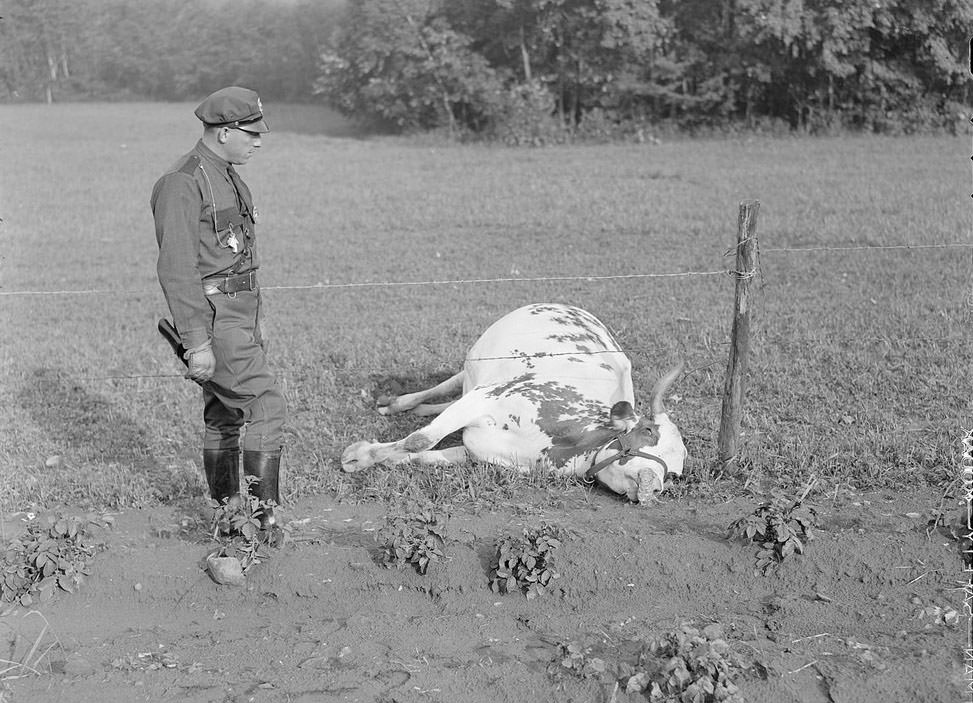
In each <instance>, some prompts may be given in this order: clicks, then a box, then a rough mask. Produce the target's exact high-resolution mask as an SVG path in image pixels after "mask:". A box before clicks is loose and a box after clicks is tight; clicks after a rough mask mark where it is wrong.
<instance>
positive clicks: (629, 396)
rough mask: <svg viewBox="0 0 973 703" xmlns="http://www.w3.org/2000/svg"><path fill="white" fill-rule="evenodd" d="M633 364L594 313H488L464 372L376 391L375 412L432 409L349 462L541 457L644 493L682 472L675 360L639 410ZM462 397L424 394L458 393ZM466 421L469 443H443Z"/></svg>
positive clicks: (357, 451) (360, 448)
mask: <svg viewBox="0 0 973 703" xmlns="http://www.w3.org/2000/svg"><path fill="white" fill-rule="evenodd" d="M631 369H632V366H631V362H630V361H629V359H628V357H627V356H625V354H624V352H622V350H621V349H620V348H619V346H618V343H617V342H616V341H615V339H614V337H612V334H611V333H610V332H609V331H608V328H606V327H605V325H603V324H602V323H601V322H600V321H599V320H598V319H597V318H595V317H594V315H592V314H591V313H589V312H585V311H584V310H581V309H579V308H576V307H571V306H568V305H557V304H533V305H527V306H525V307H522V308H520V309H518V310H514V311H513V312H511V313H509V314H507V315H506V316H504V317H503V318H501V319H500V320H498V321H497V322H495V323H493V324H492V325H491V326H490V327H489V328H487V330H486V332H484V333H483V335H482V336H481V337H480V338H479V339H478V340H477V341H476V343H475V344H474V345H473V346H472V348H470V350H469V353H468V354H467V355H466V362H465V363H464V365H463V370H462V371H460V372H459V373H458V374H456V375H455V376H453V377H452V378H450V379H449V380H447V381H444V382H443V383H441V384H439V385H438V386H436V387H435V388H430V389H428V390H425V391H420V392H418V393H411V394H408V395H402V396H398V397H396V398H380V399H379V412H381V413H384V414H391V413H399V412H406V411H411V412H413V413H416V414H418V415H437V417H436V418H435V419H434V420H433V421H432V422H430V423H429V424H428V425H426V426H425V427H423V428H422V429H419V430H416V431H415V432H413V433H411V434H410V435H408V436H407V437H405V438H404V439H401V440H399V441H398V442H388V443H378V442H356V443H355V444H352V445H351V446H349V447H348V448H347V449H345V451H344V453H343V454H342V457H341V465H342V468H343V469H344V470H345V471H349V472H352V471H361V470H362V469H366V468H368V467H370V466H373V465H374V464H379V463H381V464H397V463H401V462H407V461H408V462H419V463H428V464H432V463H447V464H458V463H462V462H464V461H467V460H468V459H469V458H471V457H472V458H474V459H477V460H479V461H485V462H491V463H496V464H500V465H503V466H508V467H515V468H517V469H520V470H525V471H526V470H529V469H531V468H533V467H536V466H540V467H543V468H546V469H549V470H551V471H555V472H557V473H561V474H572V475H576V476H579V477H585V478H588V479H592V478H594V479H597V480H598V481H599V482H601V483H602V484H604V485H605V486H607V487H608V488H610V489H611V490H613V491H615V492H616V493H621V494H624V495H626V496H628V497H629V499H631V500H633V501H640V502H646V501H648V500H649V499H651V498H652V497H653V496H654V495H655V494H656V493H658V492H659V491H661V490H662V487H663V486H664V485H665V478H666V474H667V473H674V474H681V473H682V469H683V462H684V460H685V458H686V448H685V446H684V445H683V441H682V436H681V435H680V433H679V429H678V428H677V427H676V426H675V424H673V422H672V421H671V420H670V419H669V415H668V414H667V413H666V411H665V408H664V406H663V402H662V397H663V395H664V394H665V392H666V390H667V388H668V387H669V385H670V384H671V383H672V382H673V381H674V380H675V378H676V377H677V376H678V375H679V372H680V370H681V367H680V368H676V369H674V370H672V371H670V372H669V373H668V374H666V375H665V376H663V377H662V378H661V379H659V381H658V382H657V383H656V386H655V389H654V390H653V395H652V402H651V408H652V415H651V417H649V416H645V417H640V416H639V415H637V414H636V412H635V409H634V405H635V397H634V392H633V388H632V373H631ZM460 390H462V395H461V396H460V397H459V399H458V400H455V401H452V402H442V403H439V404H434V403H429V402H428V401H430V400H433V399H436V398H445V397H449V396H450V395H454V394H456V393H459V392H460ZM460 429H462V430H463V446H461V447H451V448H447V449H440V450H436V449H434V447H435V446H436V445H437V444H438V443H439V441H440V440H442V438H443V437H445V436H446V435H448V434H450V433H452V432H455V431H456V430H460Z"/></svg>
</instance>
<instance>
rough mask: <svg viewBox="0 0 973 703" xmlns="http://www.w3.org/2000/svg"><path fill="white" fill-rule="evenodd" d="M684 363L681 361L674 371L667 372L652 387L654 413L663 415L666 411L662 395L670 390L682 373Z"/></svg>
mask: <svg viewBox="0 0 973 703" xmlns="http://www.w3.org/2000/svg"><path fill="white" fill-rule="evenodd" d="M682 368H683V363H682V362H681V361H680V362H679V363H678V364H677V365H676V367H675V368H674V369H672V371H670V372H669V373H667V374H666V375H665V376H663V377H662V378H660V379H659V380H658V381H656V382H655V387H654V388H653V389H652V414H653V415H661V414H662V413H664V412H665V411H666V406H665V404H664V403H663V402H662V397H663V396H664V395H665V394H666V391H667V390H669V386H671V385H672V382H673V381H675V380H676V378H678V376H679V374H681V373H682Z"/></svg>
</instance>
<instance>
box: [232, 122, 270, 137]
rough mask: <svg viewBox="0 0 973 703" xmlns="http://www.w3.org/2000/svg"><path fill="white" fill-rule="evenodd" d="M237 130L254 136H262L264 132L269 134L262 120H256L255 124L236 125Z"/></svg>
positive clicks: (268, 128) (268, 129)
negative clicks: (251, 133)
mask: <svg viewBox="0 0 973 703" xmlns="http://www.w3.org/2000/svg"><path fill="white" fill-rule="evenodd" d="M236 128H237V129H242V130H243V131H244V132H253V133H254V134H263V133H264V132H269V131H270V127H268V126H267V123H266V122H264V121H263V120H256V121H255V122H247V123H246V124H238V125H237V126H236Z"/></svg>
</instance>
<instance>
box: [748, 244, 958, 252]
mask: <svg viewBox="0 0 973 703" xmlns="http://www.w3.org/2000/svg"><path fill="white" fill-rule="evenodd" d="M971 247H973V242H966V243H960V242H946V243H943V244H858V245H848V246H836V247H825V246H821V247H763V246H762V247H760V251H762V252H768V251H773V252H798V253H801V252H807V251H861V250H866V249H873V250H884V249H969V248H971ZM731 251H732V249H731Z"/></svg>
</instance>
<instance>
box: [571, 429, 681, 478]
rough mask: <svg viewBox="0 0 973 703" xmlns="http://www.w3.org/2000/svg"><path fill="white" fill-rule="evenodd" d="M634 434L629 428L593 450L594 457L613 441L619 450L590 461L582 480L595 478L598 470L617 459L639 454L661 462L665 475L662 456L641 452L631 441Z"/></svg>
mask: <svg viewBox="0 0 973 703" xmlns="http://www.w3.org/2000/svg"><path fill="white" fill-rule="evenodd" d="M634 434H637V433H636V431H635V430H631V431H629V432H625V433H623V434H620V435H618V436H617V437H612V438H611V439H610V440H608V441H607V442H605V444H604V445H603V446H602V448H601V449H599V450H598V451H597V452H595V456H596V457H597V456H598V454H600V453H601V452H603V451H604V450H605V449H607V448H608V447H609V445H611V444H612V443H613V442H618V445H619V450H618V451H617V452H615V453H614V454H612V455H611V456H609V457H607V458H605V459H602V460H601V461H598V462H592V464H591V466H590V467H589V468H588V470H587V471H585V474H584V480H585V481H588V482H589V483H590V482H592V481H594V480H595V477H596V475H597V474H598V472H599V471H601V470H602V469H604V468H605V467H606V466H608V465H609V464H612V463H614V462H616V461H618V460H619V459H627V458H629V457H633V456H640V457H642V458H643V459H650V460H651V461H657V462H659V463H660V464H662V470H663V474H662V475H663V476H665V474H666V473H668V472H669V467H668V466H667V465H666V462H665V461H664V460H663V459H662V457H658V456H656V455H655V454H649V453H648V452H643V451H642V450H641V449H639V448H638V447H636V446H635V444H634V442H633V441H632V439H633V437H632V435H634Z"/></svg>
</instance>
